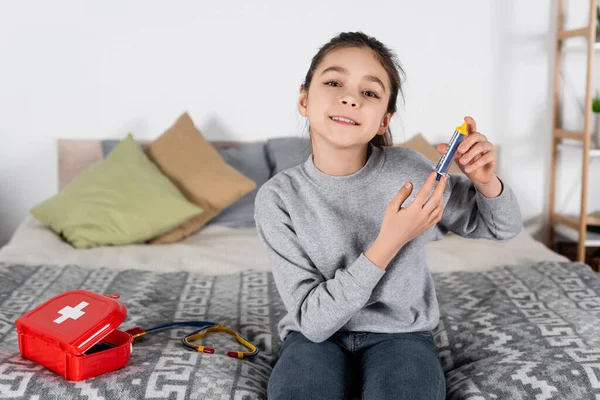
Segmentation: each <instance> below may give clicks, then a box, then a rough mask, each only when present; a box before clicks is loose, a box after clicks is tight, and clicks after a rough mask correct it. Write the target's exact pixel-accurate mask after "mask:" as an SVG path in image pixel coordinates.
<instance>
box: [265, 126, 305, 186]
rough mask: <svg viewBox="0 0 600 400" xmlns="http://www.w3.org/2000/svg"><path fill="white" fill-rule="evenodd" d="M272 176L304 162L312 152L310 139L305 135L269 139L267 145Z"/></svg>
mask: <svg viewBox="0 0 600 400" xmlns="http://www.w3.org/2000/svg"><path fill="white" fill-rule="evenodd" d="M265 148H266V151H267V160H268V161H269V164H270V166H271V176H275V175H277V174H278V173H280V172H281V171H283V170H285V169H288V168H292V167H295V166H296V165H299V164H302V163H303V162H304V161H306V159H307V158H308V156H309V155H310V154H311V153H312V148H311V146H310V139H309V138H305V137H292V136H290V137H282V138H275V139H269V140H267V144H266V146H265Z"/></svg>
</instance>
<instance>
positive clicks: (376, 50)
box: [302, 32, 405, 146]
mask: <svg viewBox="0 0 600 400" xmlns="http://www.w3.org/2000/svg"><path fill="white" fill-rule="evenodd" d="M351 47H357V48H361V49H369V50H371V51H372V52H373V55H374V56H375V57H376V58H377V60H379V62H380V63H381V66H382V67H383V69H385V71H386V72H387V74H388V78H389V80H390V100H389V102H388V107H387V111H386V112H388V113H395V112H396V101H397V97H398V93H400V94H402V97H403V98H404V93H403V92H402V78H404V77H405V74H404V70H403V69H402V66H401V65H400V62H399V61H398V58H397V57H396V55H395V54H394V52H393V51H392V50H390V49H388V48H387V47H386V46H385V45H384V44H383V43H381V42H380V41H379V40H377V39H375V38H374V37H371V36H367V35H365V34H364V33H362V32H343V33H340V34H339V35H338V36H336V37H334V38H333V39H331V40H330V41H329V42H328V43H326V44H325V45H324V46H323V47H321V48H320V49H319V51H318V52H317V54H315V56H314V57H313V58H312V62H311V63H310V68H309V69H308V72H307V73H306V77H305V78H304V83H303V84H302V86H303V87H304V90H306V92H308V90H309V88H310V84H311V83H312V78H313V74H314V73H315V70H316V69H317V68H318V67H319V65H320V64H321V62H322V61H323V59H324V58H325V56H327V54H329V53H332V52H334V51H336V50H341V49H346V48H351ZM371 143H372V144H373V145H375V146H391V145H392V144H393V141H392V132H391V130H390V128H389V126H388V129H387V131H386V132H385V134H383V135H375V137H374V138H373V139H371Z"/></svg>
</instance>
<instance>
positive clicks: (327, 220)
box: [255, 33, 521, 399]
mask: <svg viewBox="0 0 600 400" xmlns="http://www.w3.org/2000/svg"><path fill="white" fill-rule="evenodd" d="M401 73H402V70H401V68H400V67H399V65H398V62H397V60H396V57H395V55H394V54H393V53H392V52H391V51H390V50H389V49H388V48H387V47H385V46H384V45H383V44H382V43H380V42H379V41H377V40H376V39H374V38H372V37H369V36H366V35H365V34H363V33H342V34H340V35H339V36H337V37H335V38H333V39H332V40H331V41H330V42H329V43H327V44H326V45H325V46H323V47H322V48H321V49H320V50H319V51H318V53H317V54H316V55H315V57H314V58H313V59H312V63H311V65H310V68H309V70H308V73H307V74H306V79H305V81H304V83H303V84H302V85H301V87H300V99H299V102H298V110H299V112H300V114H301V115H302V116H304V117H307V118H308V122H309V127H310V129H309V132H310V138H311V146H312V154H311V155H310V156H309V157H308V159H307V160H306V161H305V162H304V163H303V164H301V165H298V166H296V167H293V168H291V169H288V170H285V171H283V172H281V173H279V174H277V175H276V176H274V177H273V178H272V179H270V180H269V181H268V182H267V183H266V184H265V185H263V186H262V187H261V189H260V190H259V192H258V194H257V196H256V207H255V219H256V225H257V229H258V232H259V235H260V238H261V241H262V243H263V244H264V246H265V248H266V250H267V252H268V254H269V258H270V261H271V264H272V269H273V278H274V280H275V283H276V285H277V289H278V291H279V294H280V296H281V298H282V300H283V303H284V305H285V307H286V310H287V312H288V313H287V315H286V316H285V317H284V318H283V319H282V320H281V321H280V323H279V335H280V337H281V339H282V340H283V345H282V348H281V352H280V357H279V359H278V361H277V362H276V364H275V366H274V368H273V371H272V375H271V377H270V379H269V384H268V397H269V398H270V399H271V398H272V399H292V398H294V399H345V398H349V396H350V395H351V392H352V390H353V382H355V383H356V384H357V386H359V389H360V393H361V395H362V398H363V399H395V398H400V399H443V398H444V397H445V379H444V373H443V370H442V365H441V362H440V356H439V353H438V351H437V347H436V344H435V342H434V340H433V337H432V335H431V333H430V331H431V330H432V329H434V328H435V327H436V325H437V324H438V320H439V311H438V305H437V299H436V295H435V288H434V285H433V281H432V278H431V274H430V273H429V270H428V268H427V265H426V261H425V244H426V243H427V242H429V241H431V240H437V239H441V238H442V237H443V236H444V235H445V234H446V233H447V232H448V231H452V232H455V233H457V234H459V235H461V236H464V237H470V238H489V239H497V240H505V239H509V238H512V237H514V236H515V235H516V234H517V233H518V232H519V231H520V229H521V215H520V210H519V206H518V204H517V201H516V199H515V196H514V194H513V193H512V191H511V190H510V189H509V188H508V187H507V186H506V185H503V183H502V182H501V181H500V180H499V179H498V177H497V176H496V162H497V155H496V151H495V149H494V146H493V145H492V144H491V143H490V142H489V141H488V140H487V139H486V137H485V136H484V135H482V134H481V133H478V132H477V127H476V123H475V121H474V120H473V119H472V118H470V117H465V121H466V122H467V123H468V126H469V131H470V134H469V135H468V136H467V138H466V139H465V140H464V141H463V143H462V144H461V145H460V147H459V149H458V151H457V155H456V157H455V160H456V161H457V162H458V165H459V166H460V168H461V169H462V171H463V172H464V175H456V176H452V178H451V179H450V180H449V181H448V182H446V178H442V179H441V180H440V182H439V183H437V185H436V183H435V182H436V181H435V176H436V174H435V173H431V171H432V166H431V162H429V160H427V159H426V158H425V157H424V156H422V155H420V154H419V153H417V152H415V151H412V150H410V149H406V148H402V147H390V146H391V144H392V137H391V133H390V130H389V123H390V119H391V118H392V115H393V114H394V112H395V111H396V98H397V96H398V93H399V92H401V78H400V74H401ZM445 148H446V145H440V146H438V151H440V152H443V151H444V150H445ZM413 187H417V188H420V189H419V190H418V191H417V190H416V189H415V190H413ZM398 189H399V190H398ZM432 190H433V194H431V196H429V194H430V193H431V191H432Z"/></svg>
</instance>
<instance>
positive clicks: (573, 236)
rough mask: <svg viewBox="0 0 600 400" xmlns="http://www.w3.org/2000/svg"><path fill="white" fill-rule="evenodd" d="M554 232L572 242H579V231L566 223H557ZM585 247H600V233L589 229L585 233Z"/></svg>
mask: <svg viewBox="0 0 600 400" xmlns="http://www.w3.org/2000/svg"><path fill="white" fill-rule="evenodd" d="M554 232H556V233H557V234H558V236H561V237H563V238H564V239H567V240H569V241H571V242H579V232H577V231H576V230H575V229H573V228H569V227H568V226H565V225H556V226H555V227H554ZM557 239H558V238H557ZM585 247H600V233H595V232H589V231H587V232H586V233H585Z"/></svg>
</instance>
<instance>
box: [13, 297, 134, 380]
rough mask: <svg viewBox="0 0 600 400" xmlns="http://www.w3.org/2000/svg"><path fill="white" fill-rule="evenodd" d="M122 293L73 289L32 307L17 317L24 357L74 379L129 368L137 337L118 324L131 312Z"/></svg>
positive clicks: (20, 346) (20, 345)
mask: <svg viewBox="0 0 600 400" xmlns="http://www.w3.org/2000/svg"><path fill="white" fill-rule="evenodd" d="M118 297H119V295H99V294H97V293H94V292H90V291H88V290H73V291H70V292H66V293H63V294H60V295H58V296H56V297H53V298H52V299H50V300H48V301H47V302H45V303H43V304H41V305H40V306H38V307H36V308H35V309H33V310H31V311H29V312H28V313H27V314H25V315H23V316H22V317H20V318H19V319H17V320H16V322H15V323H16V326H17V333H18V335H19V349H20V351H21V356H23V357H25V358H28V359H30V360H32V361H35V362H37V363H38V364H41V365H43V366H44V367H46V368H49V369H51V370H53V371H55V372H57V373H59V374H61V375H63V376H64V377H65V378H66V379H69V380H72V381H80V380H83V379H88V378H92V377H94V376H98V375H101V374H104V373H107V372H110V371H114V370H116V369H119V368H121V367H123V366H124V365H125V364H126V363H127V361H129V357H130V355H131V348H132V346H131V343H132V341H133V338H132V336H131V335H130V334H129V333H126V332H122V331H119V330H117V329H116V328H117V327H118V326H119V325H120V324H121V322H123V320H124V319H125V317H126V316H127V309H126V308H125V306H124V305H123V304H121V303H120V302H118V301H117V300H116V298H118Z"/></svg>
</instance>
